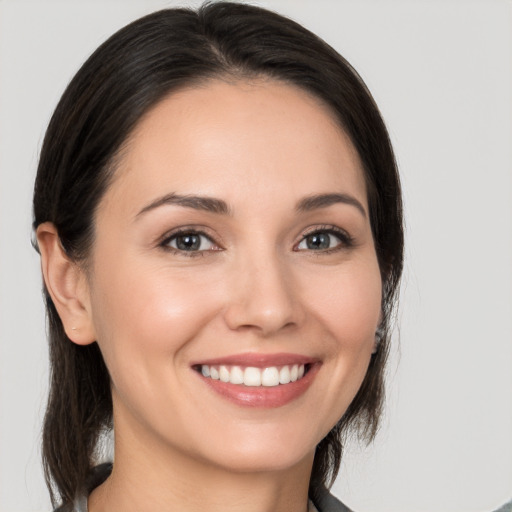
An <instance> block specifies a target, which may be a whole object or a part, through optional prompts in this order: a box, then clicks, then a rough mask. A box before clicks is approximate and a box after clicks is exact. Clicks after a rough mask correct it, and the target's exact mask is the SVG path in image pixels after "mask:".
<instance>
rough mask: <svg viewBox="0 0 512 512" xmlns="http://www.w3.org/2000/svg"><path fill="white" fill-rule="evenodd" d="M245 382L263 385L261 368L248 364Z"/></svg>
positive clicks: (247, 384) (248, 384)
mask: <svg viewBox="0 0 512 512" xmlns="http://www.w3.org/2000/svg"><path fill="white" fill-rule="evenodd" d="M244 384H245V385H246V386H261V370H260V369H259V368H253V367H252V366H248V367H247V368H246V369H245V370H244Z"/></svg>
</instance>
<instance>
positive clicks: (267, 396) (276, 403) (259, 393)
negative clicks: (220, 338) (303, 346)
mask: <svg viewBox="0 0 512 512" xmlns="http://www.w3.org/2000/svg"><path fill="white" fill-rule="evenodd" d="M202 364H206V365H208V366H217V365H218V366H220V365H237V366H245V367H247V366H252V367H255V368H266V367H269V366H283V365H285V364H288V365H292V364H307V365H308V371H307V373H306V374H305V375H304V377H302V378H301V379H299V380H297V381H295V382H290V383H289V384H280V385H278V386H273V387H265V386H258V387H251V386H243V385H239V384H231V383H229V382H222V381H220V380H214V379H211V378H209V377H203V375H201V373H200V372H198V371H195V374H196V375H197V376H198V377H199V378H200V379H201V380H202V381H203V382H204V383H205V384H206V385H207V386H208V387H209V388H210V389H211V390H213V391H214V392H215V393H217V394H218V395H220V396H221V397H223V398H225V399H227V400H229V401H230V402H232V403H235V404H236V405H239V406H245V407H260V408H274V407H281V406H283V405H286V404H288V403H290V402H292V401H293V400H296V399H297V398H299V397H300V396H302V395H303V394H304V393H305V392H306V391H307V389H308V388H309V386H310V385H311V383H312V382H313V380H314V378H315V376H316V374H317V373H318V371H319V370H320V367H321V362H320V361H319V360H318V359H316V358H311V357H306V356H302V355H299V354H284V353H281V354H254V353H248V354H238V355H233V356H228V357H221V358H215V359H208V360H205V361H201V362H200V363H194V364H193V365H192V366H193V367H195V368H198V367H199V366H200V365H202Z"/></svg>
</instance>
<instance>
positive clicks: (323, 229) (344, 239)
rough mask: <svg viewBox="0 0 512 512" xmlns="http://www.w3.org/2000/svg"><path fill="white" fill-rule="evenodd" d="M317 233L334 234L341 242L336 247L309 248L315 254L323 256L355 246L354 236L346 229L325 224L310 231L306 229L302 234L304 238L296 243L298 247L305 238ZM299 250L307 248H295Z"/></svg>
mask: <svg viewBox="0 0 512 512" xmlns="http://www.w3.org/2000/svg"><path fill="white" fill-rule="evenodd" d="M316 234H327V235H334V236H335V237H336V238H338V239H339V241H340V243H339V244H338V245H336V246H334V247H330V248H328V249H319V250H316V251H315V250H312V249H311V250H309V251H308V252H309V253H312V254H315V256H321V255H326V254H332V253H335V252H338V251H341V250H343V249H350V248H351V247H353V246H354V244H355V240H354V238H353V237H351V236H350V235H349V234H348V233H347V232H346V231H345V230H343V229H340V228H338V227H337V226H334V225H332V224H326V225H323V226H315V227H314V228H312V229H311V230H310V231H306V233H304V234H303V235H302V238H301V239H300V240H299V242H298V243H297V244H296V245H295V247H297V246H298V245H299V244H300V243H302V242H303V241H304V240H306V238H307V237H309V236H311V235H316ZM294 250H296V251H297V252H299V251H306V250H307V249H295V248H294Z"/></svg>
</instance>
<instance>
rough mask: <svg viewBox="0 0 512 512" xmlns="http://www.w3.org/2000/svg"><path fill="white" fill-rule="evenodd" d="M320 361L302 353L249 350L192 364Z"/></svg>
mask: <svg viewBox="0 0 512 512" xmlns="http://www.w3.org/2000/svg"><path fill="white" fill-rule="evenodd" d="M316 362H318V359H317V358H314V357H308V356H303V355H300V354H288V353H284V352H283V353H278V354H258V353H254V352H247V353H245V354H234V355H231V356H225V357H217V358H215V359H207V360H203V361H197V362H194V363H192V366H198V365H201V364H206V365H208V366H219V365H229V366H235V365H236V366H252V367H254V368H268V367H269V366H284V365H285V364H313V363H316Z"/></svg>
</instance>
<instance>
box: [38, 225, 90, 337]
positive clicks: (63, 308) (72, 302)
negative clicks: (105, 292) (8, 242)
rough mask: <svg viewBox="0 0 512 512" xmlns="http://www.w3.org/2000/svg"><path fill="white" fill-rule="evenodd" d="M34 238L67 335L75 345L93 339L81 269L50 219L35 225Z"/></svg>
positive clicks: (87, 290) (47, 282) (48, 286)
mask: <svg viewBox="0 0 512 512" xmlns="http://www.w3.org/2000/svg"><path fill="white" fill-rule="evenodd" d="M37 242H38V245H39V250H40V253H41V269H42V272H43V278H44V282H45V284H46V288H47V290H48V293H49V294H50V297H51V299H52V301H53V303H54V305H55V307H56V308H57V311H58V313H59V316H60V319H61V321H62V324H63V326H64V330H65V331H66V334H67V336H68V338H69V339H70V340H71V341H73V342H74V343H77V344H78V345H88V344H90V343H93V342H94V341H95V340H96V336H95V332H94V327H93V323H92V317H91V310H90V300H89V299H90V296H89V287H88V284H87V280H86V276H85V274H84V271H83V269H82V268H80V266H79V265H78V264H77V263H76V262H74V261H72V260H71V259H70V258H69V257H68V256H67V254H66V252H65V251H64V249H63V247H62V245H61V243H60V239H59V235H58V232H57V228H56V227H55V226H54V225H53V224H52V223H51V222H44V223H43V224H40V225H39V226H38V228H37Z"/></svg>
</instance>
